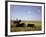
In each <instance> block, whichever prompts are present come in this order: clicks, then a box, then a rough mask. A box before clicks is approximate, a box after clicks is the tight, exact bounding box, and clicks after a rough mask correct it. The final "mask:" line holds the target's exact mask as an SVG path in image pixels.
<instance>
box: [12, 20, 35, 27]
mask: <svg viewBox="0 0 46 37" xmlns="http://www.w3.org/2000/svg"><path fill="white" fill-rule="evenodd" d="M20 22H21V20H18V21H14V22H13V23H14V24H16V27H25V26H26V27H34V26H35V25H34V24H29V23H28V24H27V25H25V23H20Z"/></svg>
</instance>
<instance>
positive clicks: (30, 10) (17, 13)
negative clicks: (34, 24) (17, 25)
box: [10, 5, 42, 21]
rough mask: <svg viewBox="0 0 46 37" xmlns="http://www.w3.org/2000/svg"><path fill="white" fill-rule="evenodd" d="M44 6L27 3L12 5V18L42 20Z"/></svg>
mask: <svg viewBox="0 0 46 37" xmlns="http://www.w3.org/2000/svg"><path fill="white" fill-rule="evenodd" d="M41 16H42V7H41V6H31V5H30V6H28V5H27V6H26V5H10V18H11V20H16V18H17V19H21V20H31V21H41V18H42V17H41Z"/></svg>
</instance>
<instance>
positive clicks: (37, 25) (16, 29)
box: [11, 21, 42, 32]
mask: <svg viewBox="0 0 46 37" xmlns="http://www.w3.org/2000/svg"><path fill="white" fill-rule="evenodd" d="M20 23H25V25H28V24H34V25H35V26H34V27H16V26H15V24H12V25H11V26H12V27H11V32H21V31H40V30H41V29H42V22H41V21H21V22H20Z"/></svg>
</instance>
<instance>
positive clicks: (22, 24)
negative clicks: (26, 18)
mask: <svg viewBox="0 0 46 37" xmlns="http://www.w3.org/2000/svg"><path fill="white" fill-rule="evenodd" d="M24 25H25V24H24V23H21V24H16V27H24Z"/></svg>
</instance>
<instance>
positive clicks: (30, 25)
mask: <svg viewBox="0 0 46 37" xmlns="http://www.w3.org/2000/svg"><path fill="white" fill-rule="evenodd" d="M27 26H28V27H34V26H35V25H34V24H28V25H27Z"/></svg>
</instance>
